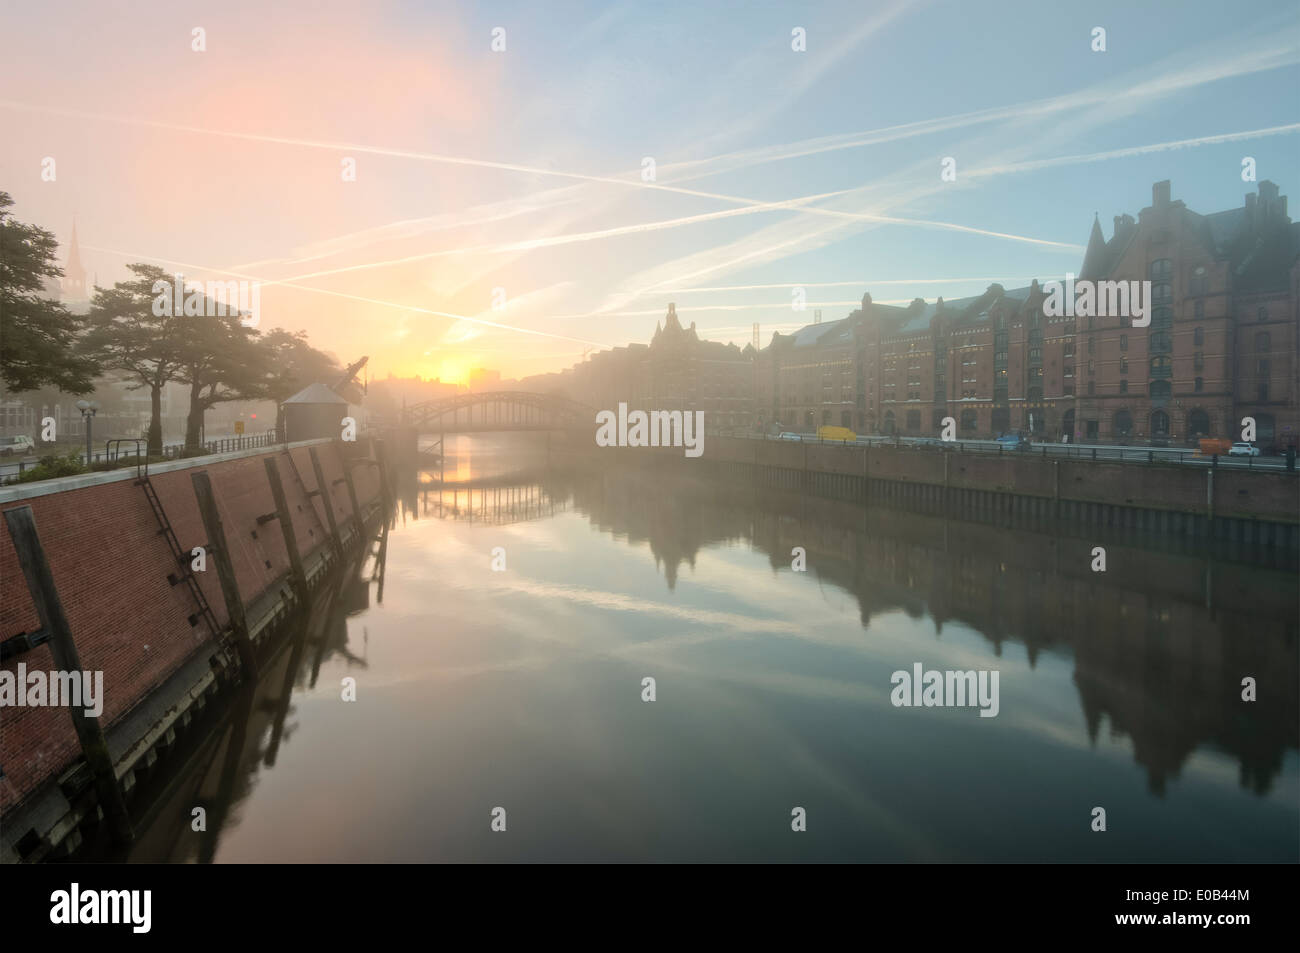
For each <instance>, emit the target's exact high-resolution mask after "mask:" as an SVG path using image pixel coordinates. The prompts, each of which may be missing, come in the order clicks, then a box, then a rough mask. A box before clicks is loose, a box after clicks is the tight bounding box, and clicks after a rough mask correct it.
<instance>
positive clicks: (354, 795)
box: [132, 436, 1300, 862]
mask: <svg viewBox="0 0 1300 953" xmlns="http://www.w3.org/2000/svg"><path fill="white" fill-rule="evenodd" d="M448 442H449V452H448V456H447V459H446V461H445V464H444V468H443V471H442V474H443V477H444V478H445V480H446V481H447V483H448V484H456V485H458V488H457V489H454V490H448V489H440V488H439V487H438V485H437V484H433V483H430V482H428V481H430V479H431V476H430V474H429V473H425V474H423V475H419V476H417V475H416V474H406V475H405V477H404V482H403V488H402V490H401V492H400V493H399V497H400V498H399V500H398V503H397V509H396V511H395V513H394V517H393V521H392V527H391V530H390V532H389V534H388V537H387V540H386V542H385V543H384V546H383V550H384V558H383V560H382V562H381V561H380V560H379V559H378V557H377V556H376V557H375V558H372V559H369V560H368V561H367V563H366V565H365V567H363V569H362V577H361V579H360V581H358V582H356V583H354V584H353V585H352V586H350V587H348V588H347V591H346V592H343V593H341V595H340V597H339V599H337V600H336V601H335V604H334V605H333V606H332V607H331V609H330V612H329V613H328V615H329V618H328V619H325V620H324V621H322V620H321V619H315V620H313V621H312V622H311V624H310V625H309V626H307V627H306V628H304V630H303V631H302V632H301V633H299V634H295V635H292V636H291V637H290V638H289V639H288V640H287V641H286V645H285V647H284V649H283V651H282V652H281V653H280V655H279V656H278V658H277V662H276V664H275V665H274V666H272V668H271V670H270V671H269V672H268V673H267V674H266V675H265V677H264V678H263V683H262V685H261V686H259V687H258V692H259V695H258V697H257V698H254V699H249V700H246V701H245V703H244V704H243V705H242V707H239V708H238V709H237V710H236V711H235V713H234V715H232V716H231V717H230V719H228V721H229V722H230V723H229V724H225V725H223V726H222V727H221V728H220V729H219V730H215V731H214V732H213V737H212V740H211V744H209V745H208V746H207V748H206V749H204V750H200V751H197V752H195V753H194V755H193V756H192V757H191V758H190V759H189V760H188V762H187V763H186V764H185V766H184V767H183V768H177V769H176V770H177V771H178V772H179V773H180V775H181V776H180V777H178V778H177V779H174V783H173V784H172V785H171V788H170V792H171V793H170V794H168V795H167V797H166V798H164V799H163V800H161V801H160V803H159V805H158V807H157V808H156V810H155V812H154V817H153V819H152V821H151V822H150V825H149V826H148V829H147V830H146V831H145V832H144V834H143V836H142V837H141V841H140V844H139V845H138V846H137V848H136V849H135V851H134V852H133V854H132V859H135V860H184V861H195V860H203V861H208V860H215V861H217V862H279V861H290V862H318V861H324V862H351V861H356V862H389V861H396V862H418V861H726V860H735V861H812V860H816V861H868V862H869V861H957V862H972V861H1046V862H1057V861H1060V862H1143V861H1145V862H1197V861H1226V862H1245V861H1252V862H1257V861H1275V862H1295V861H1296V860H1297V844H1298V843H1300V806H1298V805H1300V784H1298V773H1300V772H1298V762H1297V740H1298V739H1297V720H1298V719H1297V682H1298V673H1297V629H1298V625H1297V622H1298V620H1297V613H1298V610H1297V581H1296V576H1295V574H1294V573H1293V572H1285V571H1279V570H1274V569H1267V568H1260V567H1258V566H1254V565H1251V564H1249V563H1240V562H1236V563H1225V562H1222V561H1218V560H1215V559H1212V558H1209V557H1200V556H1197V555H1194V554H1193V555H1189V554H1187V553H1177V554H1174V553H1168V552H1161V551H1159V550H1157V549H1147V548H1143V547H1142V546H1137V545H1133V544H1131V543H1130V544H1125V545H1110V546H1108V548H1107V567H1106V571H1105V572H1096V571H1093V569H1092V568H1091V565H1092V562H1093V556H1092V549H1093V545H1094V543H1095V541H1093V540H1089V539H1087V538H1086V536H1084V535H1080V536H1077V537H1074V536H1071V535H1070V534H1069V533H1043V534H1036V533H1028V532H1024V531H1018V530H1017V531H1012V530H1009V529H1003V528H998V527H996V526H988V525H977V524H972V523H964V522H958V521H952V520H944V519H940V518H937V517H932V516H923V515H918V514H912V513H907V512H900V511H888V510H879V509H869V508H867V507H865V506H862V505H859V504H852V503H845V502H836V501H830V500H824V499H816V498H811V497H807V496H803V495H800V494H797V493H792V492H787V491H780V492H777V491H769V490H757V489H755V488H753V487H748V486H731V485H723V484H720V483H718V482H716V481H707V480H697V479H695V478H693V477H692V476H691V472H690V471H689V470H684V472H682V473H681V474H676V475H674V474H668V473H661V472H657V471H648V470H638V469H613V468H606V467H601V466H594V465H593V464H592V462H591V461H590V460H588V461H576V460H570V461H565V460H559V459H556V457H554V456H551V457H550V458H549V465H548V455H547V450H546V447H545V444H544V438H543V437H534V436H518V437H509V436H493V437H490V438H488V437H479V438H470V437H461V438H458V439H453V438H449V441H448ZM436 476H437V471H434V473H433V477H436ZM417 480H420V481H424V482H417ZM796 548H799V549H802V550H803V552H804V554H805V556H804V558H805V559H806V571H795V569H793V568H792V561H794V560H795V558H796V556H795V555H794V551H795V550H796ZM375 549H376V550H378V549H379V546H378V544H376V546H375ZM494 563H495V565H496V567H498V568H494ZM372 577H374V578H372ZM381 577H382V581H381ZM917 663H919V664H920V665H921V666H922V667H923V669H924V670H932V669H933V670H940V671H947V670H960V671H967V670H973V671H988V672H993V671H996V672H997V673H998V683H997V684H998V691H999V697H998V712H997V715H996V717H980V712H979V709H978V708H977V707H969V706H967V707H956V706H948V707H939V706H935V707H924V706H921V707H896V706H895V705H894V704H893V703H892V702H891V691H892V689H893V684H892V680H891V677H892V675H893V673H895V672H897V671H905V672H908V673H911V672H912V671H913V667H914V665H916V664H917ZM647 678H653V679H654V700H653V701H647V700H643V699H644V696H645V695H646V694H647V690H646V689H645V688H644V687H643V686H644V685H645V684H646V683H645V681H644V680H645V679H647ZM1244 678H1253V679H1255V680H1256V685H1257V688H1256V692H1257V700H1255V701H1253V702H1245V701H1242V699H1241V694H1242V687H1241V686H1242V680H1243V679H1244ZM347 679H354V680H355V696H356V698H355V701H345V700H344V699H343V697H342V696H343V694H344V687H345V680H347ZM286 686H288V690H287V691H286ZM232 769H234V770H233V771H232ZM232 774H233V775H234V776H233V777H232ZM194 803H202V804H205V805H207V809H208V815H207V817H208V829H207V830H206V831H204V832H195V831H193V830H192V826H193V825H192V824H191V823H190V818H191V813H192V806H193V804H194ZM497 808H502V809H504V826H505V830H504V831H494V830H493V829H492V827H493V820H494V812H495V816H497V817H498V818H500V816H501V812H497V811H496V809H497ZM796 808H802V809H803V815H804V817H805V818H806V821H805V823H806V830H804V831H801V832H795V831H793V830H792V819H793V816H794V813H796V812H795V809H796ZM1096 808H1102V809H1104V812H1105V830H1104V831H1096V830H1094V829H1093V827H1094V825H1095V824H1096V823H1097V822H1096V821H1095V820H1094V818H1095V817H1096V816H1097V815H1096V811H1095V809H1096ZM500 824H501V821H500V820H498V821H497V826H500Z"/></svg>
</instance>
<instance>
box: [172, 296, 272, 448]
mask: <svg viewBox="0 0 1300 953" xmlns="http://www.w3.org/2000/svg"><path fill="white" fill-rule="evenodd" d="M190 321H191V324H190V325H189V332H190V333H189V334H188V335H186V337H185V338H184V340H183V342H182V344H181V347H180V353H179V358H178V363H179V370H178V371H177V374H176V380H178V381H180V382H181V383H183V384H188V385H189V387H190V409H189V416H188V417H187V419H186V421H185V449H186V450H187V451H193V450H199V449H201V448H200V435H201V428H202V426H203V415H204V414H205V413H206V412H207V411H208V409H209V408H211V407H212V406H213V405H214V404H219V403H221V402H222V401H227V400H243V399H246V398H251V397H259V396H261V393H262V387H263V383H264V380H265V378H266V376H267V375H269V374H270V373H271V366H273V365H268V363H267V362H268V361H269V360H270V359H271V357H272V355H270V354H268V353H267V352H266V350H265V349H264V348H261V347H259V346H258V341H257V338H258V333H257V331H255V330H254V329H253V328H250V327H245V326H244V324H243V323H242V322H241V320H240V319H239V316H238V315H228V316H207V317H196V318H191V319H190Z"/></svg>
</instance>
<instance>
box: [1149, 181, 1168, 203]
mask: <svg viewBox="0 0 1300 953" xmlns="http://www.w3.org/2000/svg"><path fill="white" fill-rule="evenodd" d="M1169 187H1170V186H1169V180H1168V179H1165V180H1164V181H1163V182H1157V183H1155V185H1153V186H1151V204H1152V205H1154V206H1155V207H1156V208H1163V207H1164V206H1166V205H1168V204H1169Z"/></svg>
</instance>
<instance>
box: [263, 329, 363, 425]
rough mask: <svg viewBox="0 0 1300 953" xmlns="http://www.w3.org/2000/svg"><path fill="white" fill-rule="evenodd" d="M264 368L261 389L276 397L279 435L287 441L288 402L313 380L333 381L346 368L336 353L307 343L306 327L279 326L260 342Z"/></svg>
mask: <svg viewBox="0 0 1300 953" xmlns="http://www.w3.org/2000/svg"><path fill="white" fill-rule="evenodd" d="M259 348H260V350H261V352H262V367H263V368H264V373H263V378H262V388H261V393H262V395H263V396H265V397H267V398H268V399H270V400H274V401H275V432H276V438H277V439H278V440H281V441H283V440H284V439H285V433H284V402H285V401H286V400H288V399H289V398H290V397H292V396H293V395H294V394H296V393H298V391H300V390H302V389H303V388H304V387H306V386H308V385H309V384H313V383H316V382H320V383H322V384H326V385H328V384H332V383H334V381H336V380H337V379H338V378H339V377H340V376H342V374H343V371H342V369H341V368H340V367H339V364H338V361H337V360H335V359H334V357H333V356H332V355H329V354H326V353H325V352H323V351H318V350H316V349H315V348H314V347H312V346H311V345H310V344H308V343H307V334H306V332H305V331H297V332H292V333H291V332H289V331H286V330H284V329H283V328H275V329H274V330H272V331H269V332H267V334H266V336H265V337H263V338H262V340H261V341H260V342H259Z"/></svg>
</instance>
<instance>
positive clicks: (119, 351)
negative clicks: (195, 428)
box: [85, 263, 208, 454]
mask: <svg viewBox="0 0 1300 953" xmlns="http://www.w3.org/2000/svg"><path fill="white" fill-rule="evenodd" d="M127 268H128V269H130V271H131V272H132V273H134V274H135V276H136V277H135V278H133V279H130V280H128V281H119V282H117V284H115V285H114V286H113V287H112V288H96V289H95V297H94V300H93V302H92V304H91V308H90V317H89V323H90V330H89V332H88V333H87V335H86V338H85V347H86V349H87V351H88V352H89V353H91V354H93V355H94V356H95V358H96V359H97V360H98V361H99V362H100V364H101V366H102V367H103V368H104V369H105V370H113V371H120V372H122V373H123V374H124V375H125V376H126V379H127V380H128V381H130V382H131V384H130V389H131V390H138V389H140V388H142V387H147V388H149V397H150V405H149V409H150V416H149V431H148V443H149V453H151V454H161V453H162V390H163V388H164V387H166V386H167V384H168V383H169V382H170V381H174V380H177V379H178V377H179V375H180V374H181V373H182V372H183V364H182V361H183V358H184V356H185V347H186V344H187V337H188V336H191V335H193V334H194V330H195V329H194V327H193V325H194V323H195V322H196V321H205V320H208V319H207V318H193V317H186V316H185V315H184V314H174V313H172V312H173V309H172V308H170V307H167V308H155V307H154V302H155V299H156V297H157V295H156V293H155V292H154V290H153V289H154V285H155V283H157V282H163V283H165V284H166V285H167V286H168V287H169V288H170V287H171V286H172V276H171V275H169V274H167V273H166V272H164V271H163V270H162V269H161V268H159V267H157V266H156V265H145V264H140V263H136V264H131V265H127ZM175 310H179V309H175ZM155 311H162V312H163V313H162V314H155Z"/></svg>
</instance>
